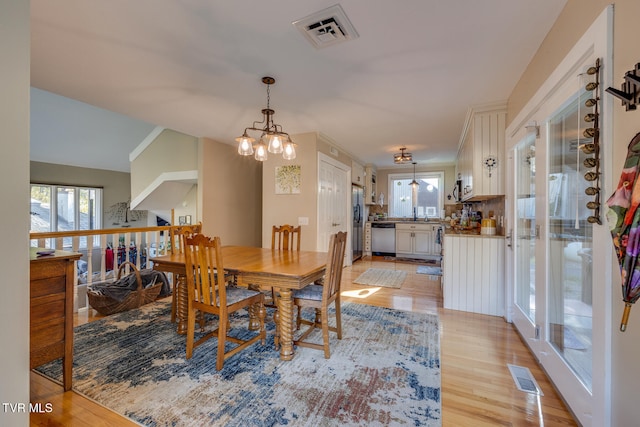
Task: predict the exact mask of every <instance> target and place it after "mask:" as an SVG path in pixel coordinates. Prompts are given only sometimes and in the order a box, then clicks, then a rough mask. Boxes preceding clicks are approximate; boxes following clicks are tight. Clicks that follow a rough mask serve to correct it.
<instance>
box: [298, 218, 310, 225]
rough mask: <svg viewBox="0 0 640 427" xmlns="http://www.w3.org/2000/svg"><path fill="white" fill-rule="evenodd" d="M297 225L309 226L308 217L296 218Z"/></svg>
mask: <svg viewBox="0 0 640 427" xmlns="http://www.w3.org/2000/svg"><path fill="white" fill-rule="evenodd" d="M298 225H309V217H308V216H299V217H298Z"/></svg>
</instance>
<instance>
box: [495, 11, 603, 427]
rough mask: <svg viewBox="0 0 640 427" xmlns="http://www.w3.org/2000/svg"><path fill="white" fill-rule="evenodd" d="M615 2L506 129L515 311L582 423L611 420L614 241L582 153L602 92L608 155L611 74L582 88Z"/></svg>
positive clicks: (510, 282)
mask: <svg viewBox="0 0 640 427" xmlns="http://www.w3.org/2000/svg"><path fill="white" fill-rule="evenodd" d="M610 10H611V9H610V8H608V11H607V12H605V13H603V14H602V15H601V17H600V18H598V19H597V20H596V22H595V23H594V26H593V27H592V28H591V29H590V30H589V31H588V32H587V34H586V35H585V36H584V37H583V38H582V39H581V40H580V41H579V42H578V43H577V44H576V46H575V47H574V48H573V49H572V51H571V52H570V53H569V54H568V56H567V58H566V59H565V60H564V61H563V62H562V64H561V65H560V66H559V67H558V69H557V70H556V71H555V72H554V73H553V74H552V75H551V76H550V78H549V79H548V80H547V81H546V82H545V83H544V84H543V86H542V87H541V88H540V89H539V91H538V92H537V93H536V95H535V96H534V97H533V98H532V99H531V101H530V102H529V103H528V104H527V105H526V106H525V108H523V111H522V112H521V113H520V114H519V115H518V116H517V117H516V118H515V119H514V120H513V122H512V124H511V125H510V126H509V128H508V129H507V137H508V138H509V143H508V147H510V152H509V153H510V156H509V157H510V158H511V161H512V164H511V167H510V171H511V178H512V180H511V185H510V186H509V195H508V198H507V199H508V200H509V204H510V206H509V209H508V211H507V212H508V215H509V218H508V223H510V224H512V227H511V228H512V230H513V231H512V248H511V250H510V251H509V252H508V254H509V255H508V257H507V261H508V262H509V264H510V265H509V267H508V268H507V271H508V272H509V276H508V282H507V283H508V285H509V287H510V289H509V294H510V307H509V309H510V314H511V318H512V319H513V322H514V325H515V326H516V328H517V329H518V331H519V332H520V334H521V335H522V336H523V337H524V338H525V341H526V343H527V344H528V346H529V347H530V349H531V351H532V352H533V353H534V354H535V355H536V357H537V358H538V360H539V361H540V363H541V364H542V366H543V367H544V370H545V372H546V373H547V374H548V375H549V376H550V378H551V380H552V381H553V383H554V384H555V386H556V387H557V389H558V391H559V392H560V394H561V395H562V397H563V399H564V400H565V401H566V403H567V404H568V406H569V407H570V409H571V411H572V412H573V413H574V414H575V416H576V418H577V419H578V421H579V423H580V424H581V425H584V426H600V425H608V424H609V422H608V420H609V414H608V413H607V412H608V408H610V399H611V393H610V391H609V390H610V375H609V373H610V370H611V365H610V362H609V361H608V354H609V351H610V350H609V348H610V347H609V346H610V342H609V338H608V337H609V336H610V330H611V328H610V325H608V323H610V322H609V321H608V319H609V318H610V309H609V308H608V307H609V306H610V305H609V304H608V303H607V300H608V299H609V298H610V290H609V289H608V288H607V278H608V277H611V273H612V272H611V265H610V262H609V261H607V260H610V259H611V254H612V251H611V248H612V244H611V236H610V234H609V230H608V226H607V225H606V221H605V218H604V215H602V216H601V220H602V222H603V225H599V224H594V223H593V222H592V221H590V220H589V217H590V216H592V215H593V210H592V209H590V208H589V207H587V202H589V201H593V196H592V195H590V194H589V193H593V192H594V190H593V189H590V190H587V188H589V187H591V186H592V185H593V182H592V181H588V180H587V178H586V177H585V173H586V172H590V171H591V170H592V167H591V166H589V164H590V163H591V162H589V161H585V160H587V159H590V160H593V156H594V154H593V153H591V152H589V150H588V149H584V148H585V146H586V145H587V144H589V143H592V142H593V137H592V136H591V133H590V132H585V130H586V129H587V128H590V127H591V126H593V124H592V116H590V114H592V113H594V108H593V106H592V105H591V104H592V103H591V101H589V102H587V100H592V99H598V100H599V106H600V109H599V111H598V112H599V119H600V139H601V141H603V142H602V143H601V144H600V155H601V157H600V161H601V162H603V161H604V160H603V159H607V158H610V156H611V144H610V142H611V140H612V138H611V132H610V126H611V112H610V111H611V110H610V108H611V103H610V101H609V100H608V98H605V96H604V92H603V88H606V87H607V84H606V83H604V82H607V81H610V80H611V76H610V75H609V76H608V77H605V76H604V75H602V77H601V79H602V80H600V85H599V87H598V88H596V90H586V89H585V87H586V84H587V83H589V82H590V81H593V80H594V78H595V77H594V75H593V74H591V73H588V72H587V70H588V69H589V68H590V67H593V66H594V65H595V63H596V59H598V58H601V59H602V58H604V61H605V64H609V65H610V64H611V57H610V55H608V54H607V52H608V50H607V49H606V45H607V38H608V37H609V36H610V28H611V15H610V14H609V11H610ZM610 69H611V67H610V66H609V68H608V70H607V68H604V70H605V71H606V72H607V73H610ZM602 71H603V70H602V69H601V72H602ZM532 124H533V125H535V124H538V125H539V128H538V129H536V126H532ZM536 131H538V132H536ZM536 134H537V137H536ZM603 169H604V172H602V171H603ZM603 169H601V172H602V177H601V178H602V180H601V183H602V182H607V181H611V180H612V177H611V176H607V174H610V168H609V170H608V169H607V168H603ZM586 190H587V191H586ZM599 191H601V192H604V191H605V190H604V189H600V190H599ZM604 197H605V196H604V195H602V194H601V200H600V202H601V203H602V202H603V200H602V198H604ZM592 219H593V218H592Z"/></svg>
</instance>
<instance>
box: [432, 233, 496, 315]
mask: <svg viewBox="0 0 640 427" xmlns="http://www.w3.org/2000/svg"><path fill="white" fill-rule="evenodd" d="M504 246H505V245H504V237H502V236H470V235H456V234H447V235H445V237H444V248H443V251H444V257H443V258H444V259H443V262H442V268H443V271H442V278H443V286H442V297H443V306H444V308H448V309H452V310H460V311H468V312H472V313H481V314H489V315H492V316H504V313H505V287H504Z"/></svg>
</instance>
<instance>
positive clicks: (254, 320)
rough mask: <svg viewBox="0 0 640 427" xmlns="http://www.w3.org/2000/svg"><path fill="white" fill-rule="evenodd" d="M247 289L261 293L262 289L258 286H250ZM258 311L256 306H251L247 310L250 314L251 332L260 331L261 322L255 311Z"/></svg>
mask: <svg viewBox="0 0 640 427" xmlns="http://www.w3.org/2000/svg"><path fill="white" fill-rule="evenodd" d="M247 288H249V289H251V290H252V291H258V292H260V287H259V286H258V285H254V284H249V285H248V286H247ZM256 309H257V307H256V306H255V305H251V306H249V309H248V310H247V311H248V312H249V330H250V331H257V330H258V329H260V321H259V320H258V313H257V312H256V311H255V310H256Z"/></svg>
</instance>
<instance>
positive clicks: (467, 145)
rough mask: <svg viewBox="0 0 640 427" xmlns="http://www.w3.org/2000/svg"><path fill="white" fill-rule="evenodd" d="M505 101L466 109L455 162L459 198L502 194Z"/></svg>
mask: <svg viewBox="0 0 640 427" xmlns="http://www.w3.org/2000/svg"><path fill="white" fill-rule="evenodd" d="M506 118H507V109H506V104H504V103H500V104H487V105H482V106H477V107H471V108H469V111H468V112H467V118H466V120H465V124H464V127H463V130H462V135H461V137H460V141H461V142H460V144H461V145H460V149H459V151H458V158H457V162H456V173H457V176H458V179H460V180H462V201H474V200H487V199H491V198H493V197H496V196H502V195H504V177H505V161H504V159H505V153H504V150H505V143H504V141H505V128H506Z"/></svg>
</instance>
